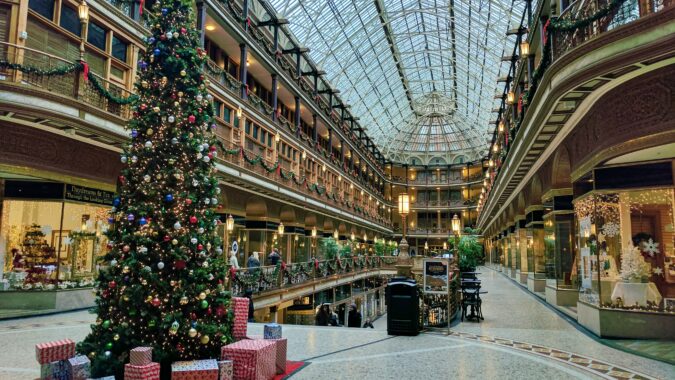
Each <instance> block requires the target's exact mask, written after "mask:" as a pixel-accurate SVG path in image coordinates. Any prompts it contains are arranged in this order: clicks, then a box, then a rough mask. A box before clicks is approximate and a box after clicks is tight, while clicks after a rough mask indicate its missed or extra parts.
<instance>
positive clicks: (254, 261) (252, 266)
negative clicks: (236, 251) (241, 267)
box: [246, 252, 260, 273]
mask: <svg viewBox="0 0 675 380" xmlns="http://www.w3.org/2000/svg"><path fill="white" fill-rule="evenodd" d="M246 266H247V267H248V272H249V273H253V272H255V270H256V269H257V268H259V267H260V259H258V252H253V253H251V256H249V257H248V261H247V262H246Z"/></svg>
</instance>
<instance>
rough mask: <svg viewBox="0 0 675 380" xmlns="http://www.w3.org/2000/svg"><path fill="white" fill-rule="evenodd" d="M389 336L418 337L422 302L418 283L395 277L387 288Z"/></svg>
mask: <svg viewBox="0 0 675 380" xmlns="http://www.w3.org/2000/svg"><path fill="white" fill-rule="evenodd" d="M385 294H386V299H387V334H389V335H417V334H419V331H420V329H419V325H420V322H419V321H420V317H419V313H420V301H419V291H418V289H417V281H415V280H412V279H409V278H405V277H394V278H392V279H391V281H389V284H387V287H386V288H385Z"/></svg>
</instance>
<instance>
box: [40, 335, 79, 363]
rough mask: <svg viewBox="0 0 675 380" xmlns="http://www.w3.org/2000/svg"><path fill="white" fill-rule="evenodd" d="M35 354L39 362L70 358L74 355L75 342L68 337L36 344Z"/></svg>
mask: <svg viewBox="0 0 675 380" xmlns="http://www.w3.org/2000/svg"><path fill="white" fill-rule="evenodd" d="M35 356H36V358H37V361H38V363H40V364H47V363H51V362H55V361H59V360H66V359H70V358H72V357H73V356H75V342H73V341H72V340H70V339H63V340H57V341H55V342H46V343H40V344H37V345H36V346H35Z"/></svg>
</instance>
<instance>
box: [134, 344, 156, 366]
mask: <svg viewBox="0 0 675 380" xmlns="http://www.w3.org/2000/svg"><path fill="white" fill-rule="evenodd" d="M151 362H152V347H136V348H134V349H133V350H131V351H129V363H131V364H133V365H146V364H150V363H151Z"/></svg>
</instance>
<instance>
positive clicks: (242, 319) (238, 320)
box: [232, 297, 249, 339]
mask: <svg viewBox="0 0 675 380" xmlns="http://www.w3.org/2000/svg"><path fill="white" fill-rule="evenodd" d="M248 302H249V300H248V298H244V297H232V305H233V310H234V326H233V327H232V335H233V336H234V339H244V338H246V327H247V326H246V324H247V323H248Z"/></svg>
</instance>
